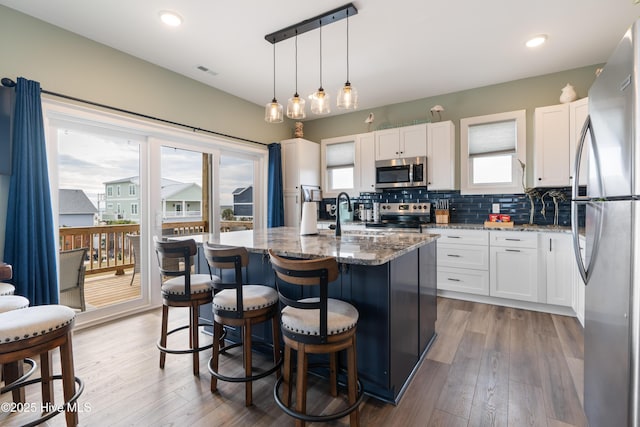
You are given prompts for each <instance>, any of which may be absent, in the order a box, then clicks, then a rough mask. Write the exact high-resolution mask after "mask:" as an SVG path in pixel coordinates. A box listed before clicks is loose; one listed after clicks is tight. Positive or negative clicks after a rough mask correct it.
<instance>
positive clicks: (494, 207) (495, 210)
mask: <svg viewBox="0 0 640 427" xmlns="http://www.w3.org/2000/svg"><path fill="white" fill-rule="evenodd" d="M491 213H495V214H499V213H500V203H493V205H492V206H491Z"/></svg>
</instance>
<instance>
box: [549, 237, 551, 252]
mask: <svg viewBox="0 0 640 427" xmlns="http://www.w3.org/2000/svg"><path fill="white" fill-rule="evenodd" d="M551 242H552V240H551V239H549V252H551V251H552V249H551Z"/></svg>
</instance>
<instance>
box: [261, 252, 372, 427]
mask: <svg viewBox="0 0 640 427" xmlns="http://www.w3.org/2000/svg"><path fill="white" fill-rule="evenodd" d="M269 257H270V259H271V266H272V267H273V270H274V271H275V273H276V287H277V288H278V295H279V299H280V302H281V303H282V304H284V305H285V307H284V308H283V309H282V313H281V319H282V336H283V340H284V368H283V375H282V378H280V379H279V380H278V381H277V382H276V384H275V386H274V392H273V395H274V398H275V400H276V403H277V405H278V406H279V407H280V409H282V410H283V411H284V412H285V413H286V414H287V415H289V416H291V417H293V418H295V419H296V426H304V424H305V422H307V421H310V422H327V421H332V420H337V419H338V418H342V417H345V416H347V415H349V417H350V425H351V426H352V427H354V426H358V425H359V423H360V417H359V411H358V407H359V405H360V403H361V402H362V399H363V397H364V393H363V389H362V384H361V383H360V381H359V380H358V370H357V367H356V326H357V323H358V317H359V314H358V310H357V309H356V308H355V307H354V306H353V305H351V304H349V303H348V302H346V301H341V300H338V299H334V298H329V297H328V295H329V283H331V282H334V281H336V280H337V279H338V263H337V261H336V259H335V258H334V257H327V258H319V259H312V260H293V259H287V258H282V257H279V256H277V255H276V254H274V253H273V251H272V250H271V249H270V250H269ZM283 284H287V285H288V286H283ZM291 285H297V286H296V287H300V286H302V287H309V286H313V287H314V291H317V294H318V295H320V296H319V297H313V298H303V299H294V298H292V295H289V294H290V293H291ZM285 289H286V290H285ZM292 350H295V351H296V352H297V368H296V370H297V373H296V386H295V388H296V407H295V409H292V408H290V406H291V389H292V384H291V379H292V377H293V367H292V365H293V363H292V360H291V359H292V356H291V354H292ZM342 350H346V351H347V358H346V359H347V375H346V379H347V390H348V402H349V405H348V406H347V407H346V408H343V409H342V410H338V411H336V412H334V413H330V414H326V415H314V414H308V413H307V411H306V407H307V368H308V367H309V366H312V365H309V363H308V355H309V354H327V355H328V358H329V382H330V391H331V395H332V396H333V397H337V396H338V379H337V373H338V352H340V351H342ZM282 385H283V386H284V387H283V388H284V390H283V393H282V394H283V397H281V396H280V387H281V386H282Z"/></svg>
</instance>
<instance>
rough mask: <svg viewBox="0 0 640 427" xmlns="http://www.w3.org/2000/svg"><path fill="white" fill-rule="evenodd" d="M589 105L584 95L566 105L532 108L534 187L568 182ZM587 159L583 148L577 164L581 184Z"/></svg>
mask: <svg viewBox="0 0 640 427" xmlns="http://www.w3.org/2000/svg"><path fill="white" fill-rule="evenodd" d="M588 108H589V105H588V98H583V99H580V100H578V101H574V102H571V103H569V104H559V105H550V106H547V107H540V108H536V109H535V114H534V115H535V125H534V136H535V138H534V140H535V142H534V147H533V150H534V153H535V166H534V181H535V182H534V185H535V186H536V187H561V186H569V185H571V181H572V179H573V173H574V160H575V155H576V150H577V145H578V142H579V140H580V132H581V130H582V125H583V124H584V121H585V119H586V117H587V115H588ZM587 162H588V160H587V151H585V152H584V154H583V156H582V163H581V166H580V169H581V173H580V181H579V183H580V185H586V176H587V175H586V172H587Z"/></svg>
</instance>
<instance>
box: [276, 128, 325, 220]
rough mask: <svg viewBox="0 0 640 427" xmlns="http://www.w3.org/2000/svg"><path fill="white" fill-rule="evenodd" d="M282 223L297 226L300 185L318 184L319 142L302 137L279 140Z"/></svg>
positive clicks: (299, 212) (299, 207)
mask: <svg viewBox="0 0 640 427" xmlns="http://www.w3.org/2000/svg"><path fill="white" fill-rule="evenodd" d="M280 144H281V148H282V181H283V187H284V225H286V226H288V227H297V226H298V224H299V223H300V214H301V210H302V200H301V196H302V193H301V188H300V186H301V185H320V144H317V143H315V142H312V141H308V140H306V139H302V138H294V139H287V140H284V141H281V143H280Z"/></svg>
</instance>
